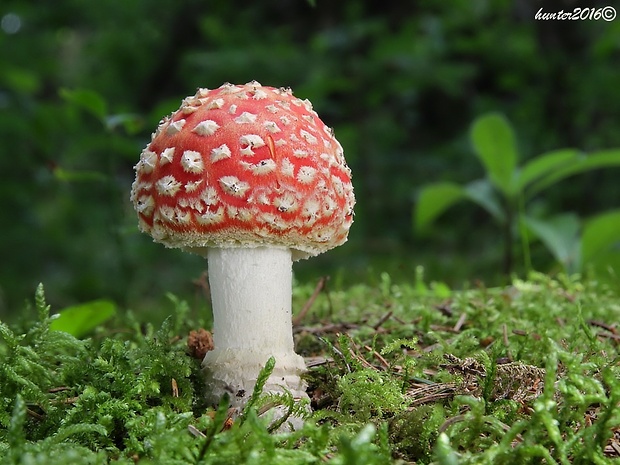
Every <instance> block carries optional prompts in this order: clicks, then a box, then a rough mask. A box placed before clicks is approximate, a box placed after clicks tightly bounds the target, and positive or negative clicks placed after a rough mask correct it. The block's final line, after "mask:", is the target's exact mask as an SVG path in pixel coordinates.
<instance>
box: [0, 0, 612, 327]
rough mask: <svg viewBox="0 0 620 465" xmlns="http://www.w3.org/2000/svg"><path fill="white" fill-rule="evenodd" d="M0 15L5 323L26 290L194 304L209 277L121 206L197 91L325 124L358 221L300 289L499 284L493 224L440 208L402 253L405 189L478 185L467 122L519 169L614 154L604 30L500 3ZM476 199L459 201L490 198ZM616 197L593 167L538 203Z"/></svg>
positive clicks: (60, 296) (82, 298) (480, 192)
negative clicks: (484, 125) (507, 134)
mask: <svg viewBox="0 0 620 465" xmlns="http://www.w3.org/2000/svg"><path fill="white" fill-rule="evenodd" d="M4 3H6V2H4ZM212 3H213V4H212ZM6 5H7V6H6V8H5V10H3V13H2V15H3V16H2V18H4V19H5V20H6V21H5V23H4V24H5V25H6V24H7V21H8V22H9V23H10V22H11V21H13V23H14V24H18V27H17V29H15V30H13V31H10V30H8V29H7V30H5V29H2V28H0V153H2V154H5V155H3V156H2V157H1V158H0V203H1V205H0V224H2V225H3V230H2V238H3V240H2V241H0V256H1V257H2V261H3V265H4V266H3V267H1V268H0V314H2V316H3V318H8V317H9V316H8V315H7V313H8V312H9V310H12V311H16V310H17V309H19V308H20V305H21V301H22V298H23V296H24V295H26V294H27V293H29V292H30V291H31V289H32V288H33V287H34V286H35V285H36V283H37V282H39V281H44V282H46V283H48V297H49V299H50V301H52V302H54V303H55V305H56V307H57V308H62V307H66V306H70V305H73V304H75V303H78V302H87V301H91V300H94V299H98V298H109V299H112V300H114V301H115V302H118V303H120V304H122V305H123V306H126V307H131V308H134V309H135V310H136V311H138V312H144V313H145V314H150V313H149V312H150V311H151V309H152V308H160V307H161V305H162V302H161V300H162V299H161V298H160V297H161V296H160V294H159V293H157V292H154V291H153V290H156V289H160V286H162V283H165V289H166V290H169V291H172V292H174V293H176V294H178V295H182V296H183V297H184V298H188V296H191V295H192V292H193V291H194V290H195V289H194V287H193V286H192V285H191V281H192V280H193V279H195V278H197V277H199V276H200V274H201V273H202V271H203V269H204V263H203V262H202V261H201V260H200V259H197V258H196V257H193V256H190V255H188V254H183V253H180V252H179V251H173V250H163V249H162V248H161V247H158V246H156V245H155V244H152V243H151V241H150V240H149V239H148V237H146V236H144V235H140V234H139V231H138V228H137V224H136V223H137V222H136V217H135V214H134V213H133V211H132V209H131V205H130V202H129V200H128V192H129V189H130V185H131V182H132V178H133V170H132V167H133V166H134V165H135V163H136V162H137V160H138V158H139V154H140V151H141V150H142V148H143V147H144V146H145V144H146V143H147V141H148V140H149V137H150V134H151V132H152V131H153V130H154V129H155V127H156V125H157V122H158V121H159V120H160V119H161V118H162V117H163V116H165V115H166V114H168V113H170V112H171V111H173V110H174V109H176V108H177V107H178V105H179V102H180V101H181V99H182V98H184V97H185V96H187V95H189V94H191V93H193V92H194V89H196V87H198V86H201V87H209V88H213V87H215V86H218V85H220V84H221V83H223V82H226V81H229V82H247V81H249V80H251V79H257V80H258V81H260V82H262V83H263V84H266V85H267V84H269V85H275V86H291V87H292V88H293V89H294V90H295V92H296V95H298V96H299V97H300V98H302V99H305V98H308V99H310V100H311V101H312V102H313V104H314V107H315V108H316V110H317V112H318V113H319V115H320V116H321V118H322V119H323V120H324V121H325V122H326V124H328V125H329V126H332V127H333V128H334V131H335V134H336V136H337V137H338V139H339V141H340V142H341V143H342V145H343V147H344V149H345V155H346V157H347V161H348V163H349V164H350V166H351V168H352V172H353V182H354V184H355V189H356V196H357V198H358V203H357V206H356V213H357V215H356V218H355V225H354V227H353V228H352V230H351V235H350V240H349V242H348V243H347V245H346V246H344V247H340V248H338V249H337V250H335V251H333V252H332V253H330V254H325V255H324V256H321V258H319V259H317V260H312V261H307V262H305V263H300V264H299V265H298V266H297V273H298V276H299V277H300V279H302V280H304V279H306V278H307V277H308V276H315V275H316V274H317V272H318V273H323V274H325V273H328V272H330V273H332V274H333V275H334V276H335V275H336V273H335V272H334V270H338V269H340V268H344V269H346V272H343V273H342V274H341V276H342V278H341V279H344V280H346V281H347V282H348V283H354V282H355V280H356V279H357V278H359V277H360V276H363V277H365V273H366V271H367V268H368V267H369V266H370V267H373V268H374V269H380V270H385V269H388V270H390V271H392V272H393V273H395V272H396V270H401V269H403V268H405V270H404V271H402V275H403V276H405V275H406V273H407V272H408V271H409V267H411V268H414V267H415V266H416V265H417V264H424V265H425V266H426V267H427V271H428V273H429V275H430V276H433V277H434V279H442V280H444V281H446V282H448V283H450V284H451V285H455V284H456V285H459V286H460V284H461V283H462V282H463V281H465V280H469V279H470V278H471V276H472V274H473V275H475V276H476V277H483V278H484V279H486V280H487V282H490V280H498V278H497V276H498V273H497V270H496V269H495V268H496V267H495V262H496V257H495V254H496V248H497V247H496V244H497V238H496V237H495V231H494V230H493V227H492V226H489V225H488V223H487V222H485V221H476V224H477V226H478V228H479V234H476V235H475V236H474V237H472V236H473V235H470V234H463V233H462V231H465V230H467V228H468V227H469V225H470V224H471V216H470V212H469V211H457V210H452V212H451V221H450V223H449V226H447V227H442V228H438V229H437V230H436V234H434V235H432V236H430V237H428V238H425V239H419V240H416V241H415V242H413V241H412V240H411V218H410V215H409V214H405V213H403V212H409V211H410V210H411V201H412V199H411V191H412V188H415V187H416V186H421V185H423V184H424V183H427V182H428V181H429V180H432V179H437V180H439V179H443V180H451V181H454V183H455V184H456V185H458V184H459V183H461V182H462V181H467V180H469V179H477V177H479V175H480V164H479V163H471V159H469V158H468V157H464V156H463V153H464V145H465V140H464V139H465V136H466V134H467V131H468V127H469V123H470V122H471V121H472V120H473V119H474V118H475V117H476V115H480V114H484V113H485V112H487V111H491V110H494V111H499V112H503V113H505V114H506V115H507V117H508V118H509V119H510V120H511V121H512V122H513V123H514V125H515V127H517V128H519V134H520V135H521V137H522V139H521V140H520V141H519V142H523V141H525V143H521V144H520V148H521V154H529V153H530V147H537V148H539V150H540V151H547V150H549V149H550V148H553V147H565V146H569V147H581V148H583V149H584V150H586V151H588V152H589V153H591V152H592V151H596V150H597V149H599V148H601V147H618V146H620V133H619V132H618V131H617V127H616V126H617V123H616V121H618V119H619V115H620V87H619V86H618V85H617V70H616V67H615V63H616V62H617V59H616V58H617V57H616V53H617V45H616V38H617V36H618V32H619V27H620V26H619V23H618V21H612V22H601V21H578V22H575V24H573V26H574V27H557V25H553V24H552V23H545V24H543V23H542V22H540V21H534V20H533V19H532V17H533V15H534V13H535V12H534V11H529V6H526V7H522V6H521V5H520V4H519V3H515V2H507V1H505V0H489V1H485V2H471V1H465V0H458V1H457V2H435V1H429V0H422V1H419V2H407V3H403V2H393V3H378V2H370V1H350V2H329V1H325V0H322V1H314V0H313V1H304V0H295V1H291V2H287V3H286V5H285V6H284V7H283V6H282V5H281V4H280V3H279V2H276V1H274V0H270V1H266V2H260V3H259V2H255V3H252V4H249V5H246V7H244V8H242V9H240V8H238V7H237V6H236V5H235V4H234V3H231V2H217V4H215V2H209V3H205V2H198V1H192V2H178V1H174V0H151V1H149V2H133V3H131V5H129V6H127V7H125V5H123V8H119V6H118V4H117V2H113V1H103V2H98V3H97V5H96V6H93V5H92V4H91V3H90V2H76V1H74V0H56V1H54V2H53V3H52V2H43V3H41V2H39V3H37V4H35V3H33V2H32V1H28V0H9V1H8V3H6ZM257 24H260V25H262V26H261V28H260V32H259V33H257V32H256V25H257ZM481 24H484V25H485V27H480V25H481ZM548 25H549V27H547V26H548ZM32 57H36V59H33V58H32ZM549 57H552V59H549ZM585 69H587V70H588V76H587V79H584V70H585ZM559 77H561V79H560V78H559ZM558 95H561V98H558ZM455 109H458V111H455ZM498 160H499V159H498ZM500 161H501V160H500ZM506 161H507V159H506ZM523 168H525V166H524V167H523ZM533 168H534V167H532V169H533ZM534 171H535V170H534ZM498 173H499V172H498ZM499 176H500V178H498V179H502V178H501V177H502V176H505V174H501V175H499ZM516 182H522V183H524V182H526V180H525V179H522V180H518V181H516ZM527 182H531V180H530V181H527ZM488 184H490V186H477V187H478V188H480V189H474V186H473V185H472V186H470V187H471V189H470V190H471V192H470V193H471V195H476V198H478V199H479V201H484V199H487V198H488V197H487V196H486V195H484V192H485V191H486V190H489V188H492V187H493V185H492V184H491V183H488ZM543 187H544V185H543V184H541V185H540V188H543ZM619 197H620V187H619V183H617V176H616V175H615V174H614V173H613V172H609V173H607V172H605V171H604V170H598V171H597V172H596V173H594V172H592V173H591V174H589V175H587V176H579V177H574V178H573V179H572V181H571V184H570V185H567V184H564V185H557V188H556V189H553V191H551V190H547V191H545V199H544V200H545V205H544V207H545V208H546V209H547V210H548V211H563V210H565V209H566V207H565V205H570V206H571V209H572V208H574V209H575V210H576V211H578V212H579V214H580V216H582V217H590V216H591V215H593V214H595V213H596V212H599V211H605V210H608V209H610V208H614V207H617V203H616V200H615V199H617V198H619ZM489 205H490V203H489ZM499 211H501V209H500V210H499ZM444 226H445V223H444ZM533 255H535V251H534V252H533ZM534 259H536V257H535V256H534ZM541 261H542V259H541ZM144 270H149V272H148V273H147V272H143V271H144ZM179 270H183V272H179ZM496 282H497V281H496ZM15 318H16V316H15V315H11V316H10V319H11V320H13V319H15Z"/></svg>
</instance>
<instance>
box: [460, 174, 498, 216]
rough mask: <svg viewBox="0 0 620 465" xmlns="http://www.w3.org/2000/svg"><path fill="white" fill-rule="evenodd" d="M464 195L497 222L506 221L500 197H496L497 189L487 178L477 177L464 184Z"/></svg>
mask: <svg viewBox="0 0 620 465" xmlns="http://www.w3.org/2000/svg"><path fill="white" fill-rule="evenodd" d="M465 196H466V197H467V198H468V199H469V200H471V201H472V202H474V203H477V204H478V205H480V206H481V207H482V208H484V209H485V210H486V211H487V212H489V213H490V214H491V216H492V217H493V218H495V219H496V220H497V221H498V222H499V223H503V222H504V221H506V214H505V213H504V209H503V208H502V204H501V201H500V199H499V198H498V197H497V191H496V190H495V188H494V187H493V186H492V185H491V183H490V182H489V180H488V179H479V180H477V181H472V182H470V183H469V184H467V185H466V186H465Z"/></svg>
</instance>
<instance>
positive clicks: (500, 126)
mask: <svg viewBox="0 0 620 465" xmlns="http://www.w3.org/2000/svg"><path fill="white" fill-rule="evenodd" d="M471 140H472V142H473V145H474V150H475V151H476V155H477V156H478V158H479V159H480V161H481V162H482V164H483V165H484V167H485V169H486V171H487V175H488V177H489V179H491V181H492V182H493V184H494V185H495V187H497V188H498V189H499V190H500V191H502V192H503V193H504V194H505V195H507V196H509V197H512V196H513V195H514V184H513V183H514V181H513V178H514V175H515V170H516V168H517V158H518V156H517V146H516V143H515V136H514V133H513V130H512V127H511V126H510V123H509V122H508V120H507V119H506V117H505V116H504V115H502V114H499V113H490V114H487V115H484V116H481V117H479V118H478V119H476V120H475V121H474V123H473V125H472V128H471Z"/></svg>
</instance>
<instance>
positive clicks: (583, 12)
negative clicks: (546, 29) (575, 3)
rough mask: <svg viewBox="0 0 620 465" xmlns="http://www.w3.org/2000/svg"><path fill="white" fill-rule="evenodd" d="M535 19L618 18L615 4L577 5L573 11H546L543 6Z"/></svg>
mask: <svg viewBox="0 0 620 465" xmlns="http://www.w3.org/2000/svg"><path fill="white" fill-rule="evenodd" d="M534 19H536V20H537V21H601V20H602V21H613V20H614V19H616V9H615V8H614V7H613V6H603V7H600V8H580V7H575V8H573V10H572V11H564V10H560V11H544V10H543V9H542V8H541V9H540V10H538V11H537V12H536V14H535V15H534Z"/></svg>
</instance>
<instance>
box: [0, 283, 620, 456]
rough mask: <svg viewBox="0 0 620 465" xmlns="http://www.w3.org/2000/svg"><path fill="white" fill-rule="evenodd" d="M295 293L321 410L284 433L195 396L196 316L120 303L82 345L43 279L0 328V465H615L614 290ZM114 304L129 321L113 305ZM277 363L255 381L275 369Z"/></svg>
mask: <svg viewBox="0 0 620 465" xmlns="http://www.w3.org/2000/svg"><path fill="white" fill-rule="evenodd" d="M335 287H336V286H333V285H332V284H331V283H330V282H328V281H326V280H321V281H320V283H319V285H318V286H317V287H315V286H314V285H298V286H296V288H295V291H294V300H295V302H294V307H295V308H296V309H297V313H296V316H295V335H296V342H297V348H298V352H299V353H301V354H302V355H303V356H304V357H306V362H307V364H308V366H309V367H310V369H309V372H308V374H307V380H308V386H309V387H308V390H309V394H310V397H311V402H312V407H313V413H312V414H311V415H310V416H309V417H308V419H307V420H306V422H305V425H304V427H303V428H302V429H300V430H297V431H294V432H287V431H286V428H282V427H281V426H282V425H281V424H277V425H274V424H272V423H270V421H269V419H268V415H267V416H265V415H261V414H262V413H263V412H264V411H266V410H268V409H269V407H272V406H274V405H278V404H281V405H283V406H284V408H288V409H289V411H291V412H292V413H294V414H300V412H302V411H303V406H295V405H293V404H292V402H291V400H290V399H289V398H287V397H286V396H281V397H278V398H276V397H263V396H261V395H260V392H258V391H257V392H256V393H255V395H254V396H253V397H252V401H251V403H250V405H249V406H248V408H246V409H245V410H244V411H243V412H241V415H239V416H237V417H236V418H234V419H233V418H231V417H230V412H228V409H227V408H226V406H224V405H222V406H220V408H211V407H209V406H207V405H205V404H204V402H203V401H202V398H203V396H202V382H203V381H202V379H201V372H200V361H199V360H198V359H197V358H194V357H192V356H191V355H190V354H191V353H192V350H191V348H188V344H187V342H188V334H189V331H191V330H195V329H197V328H200V327H202V326H207V325H206V323H205V321H208V319H207V318H205V321H202V320H196V321H195V320H193V319H192V318H190V315H191V314H192V312H190V308H189V306H188V305H187V304H186V303H185V302H183V301H181V300H179V299H176V298H174V297H171V299H170V306H169V308H166V309H161V312H162V313H164V312H165V313H169V314H170V316H169V317H168V318H166V319H165V321H164V323H163V324H162V325H161V326H159V327H154V326H153V325H152V324H150V323H148V322H145V321H141V320H140V318H138V317H136V316H135V315H133V314H132V313H131V312H124V313H123V312H118V314H117V317H116V319H115V320H113V321H109V322H108V323H106V324H104V325H99V326H98V327H97V328H96V329H95V330H94V331H93V332H92V333H91V334H90V335H89V337H87V338H82V339H77V338H75V337H73V336H71V335H69V334H68V333H65V332H63V331H58V330H54V329H51V328H50V325H51V323H52V322H53V321H54V317H50V312H51V310H50V308H49V306H48V305H47V304H46V302H45V297H44V292H43V288H42V287H39V288H38V290H37V292H36V295H35V299H34V302H33V305H32V308H30V309H28V311H27V312H26V313H27V315H28V317H27V318H25V319H24V320H23V321H22V322H20V323H17V324H14V325H11V326H9V325H7V324H5V323H0V357H1V360H2V363H1V364H0V461H1V463H3V464H4V463H6V464H18V463H19V464H56V463H58V464H61V463H63V464H64V463H72V464H108V463H114V464H133V463H141V464H149V463H165V464H201V463H203V464H207V463H208V464H211V463H213V464H218V463H222V464H230V463H244V464H245V463H247V464H251V463H257V464H259V463H261V464H262V463H273V464H315V463H333V464H375V463H376V464H386V463H420V464H423V463H436V464H453V463H454V464H456V463H466V464H467V463H472V464H473V463H489V464H502V463H549V464H555V463H559V464H566V463H613V461H614V458H616V457H619V456H620V413H619V409H618V402H620V380H619V376H620V373H619V368H618V361H619V356H618V343H619V341H620V335H619V334H618V333H617V325H618V320H619V318H620V297H619V295H618V289H612V288H609V287H608V286H607V285H603V284H600V283H599V282H597V281H596V280H594V279H580V278H579V277H567V276H556V277H549V276H547V275H542V274H535V273H533V274H531V275H530V276H529V277H528V279H527V280H519V279H514V280H513V281H512V283H511V284H510V285H509V286H506V287H503V288H493V289H488V288H485V287H483V286H476V287H472V288H471V289H467V290H462V291H453V290H450V289H448V288H447V287H446V286H443V285H441V284H432V285H428V284H426V283H424V281H423V280H422V279H421V276H418V277H417V278H416V279H414V280H412V282H411V283H405V284H403V283H393V282H391V279H390V277H389V276H388V275H387V274H382V275H380V276H379V277H377V279H375V280H369V282H368V283H367V284H363V285H362V284H360V285H357V286H354V287H350V288H347V289H336V288H335ZM121 313H122V315H121ZM269 368H270V367H269V364H268V366H266V367H265V370H264V373H263V374H264V375H268V371H269Z"/></svg>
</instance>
